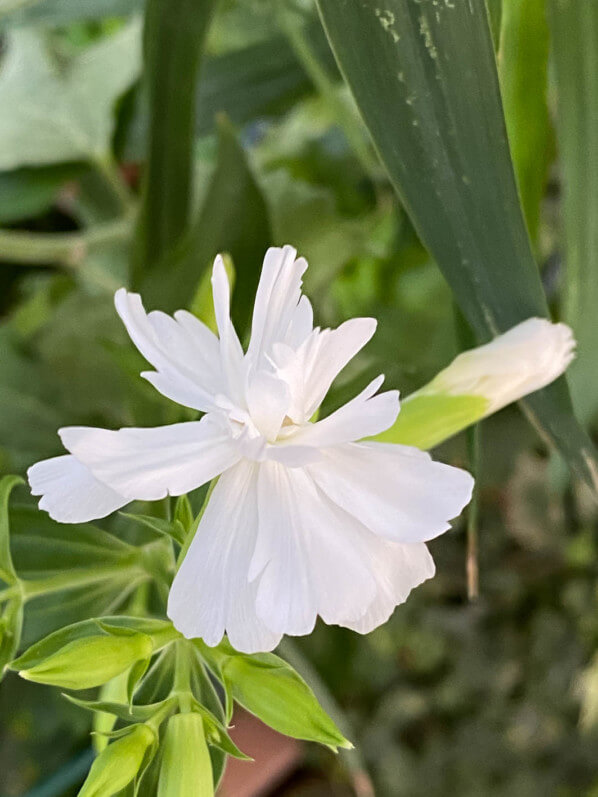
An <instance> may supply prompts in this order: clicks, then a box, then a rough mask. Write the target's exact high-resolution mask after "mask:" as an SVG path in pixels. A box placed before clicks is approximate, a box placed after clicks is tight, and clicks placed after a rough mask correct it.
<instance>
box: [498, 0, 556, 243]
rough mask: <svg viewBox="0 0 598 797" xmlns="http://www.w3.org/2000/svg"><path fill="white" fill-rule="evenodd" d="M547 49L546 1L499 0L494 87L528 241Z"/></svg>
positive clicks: (537, 178)
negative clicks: (498, 93) (497, 80)
mask: <svg viewBox="0 0 598 797" xmlns="http://www.w3.org/2000/svg"><path fill="white" fill-rule="evenodd" d="M548 50H549V47H548V22H547V19H546V0H526V1H525V2H523V3H522V2H521V0H503V3H502V23H501V33H500V51H499V61H498V63H499V76H500V87H501V93H502V100H503V105H504V111H505V118H506V121H507V130H508V133H509V145H510V148H511V156H512V158H513V166H514V167H515V175H516V177H517V183H518V186H519V194H520V196H521V203H522V205H523V210H524V212H525V218H526V221H527V228H528V230H529V233H530V235H531V237H532V239H533V240H535V239H536V235H537V232H538V221H539V218H540V202H541V201H542V197H543V195H544V187H545V183H546V177H547V172H548V158H549V152H550V142H551V135H550V126H549V120H548V105H547V102H546V92H547V82H548Z"/></svg>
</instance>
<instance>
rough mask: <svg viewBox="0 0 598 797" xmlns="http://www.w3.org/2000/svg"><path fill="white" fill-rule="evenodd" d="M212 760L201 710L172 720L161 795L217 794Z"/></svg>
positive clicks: (199, 796)
mask: <svg viewBox="0 0 598 797" xmlns="http://www.w3.org/2000/svg"><path fill="white" fill-rule="evenodd" d="M213 794H214V782H213V777H212V762H211V760H210V754H209V752H208V745H207V743H206V737H205V732H204V724H203V720H202V718H201V715H200V714H191V713H190V714H175V715H174V716H173V717H171V718H170V719H169V720H168V726H167V728H166V735H165V737H164V745H163V748H162V766H161V768H160V780H159V782H158V797H213Z"/></svg>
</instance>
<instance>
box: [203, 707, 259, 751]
mask: <svg viewBox="0 0 598 797" xmlns="http://www.w3.org/2000/svg"><path fill="white" fill-rule="evenodd" d="M191 704H192V706H193V710H194V711H195V712H196V713H197V714H201V716H202V717H203V721H204V728H205V732H206V739H207V740H208V742H209V743H210V744H211V745H213V746H214V747H217V748H218V749H219V750H222V752H223V753H227V754H228V755H232V756H233V758H239V759H241V761H253V758H251V756H248V755H246V754H245V753H244V752H243V751H242V750H239V748H238V747H237V745H236V744H235V743H234V742H233V740H232V739H231V737H230V735H229V733H228V731H227V730H226V728H225V727H224V725H223V724H222V723H221V722H220V720H219V719H218V718H217V717H215V716H214V715H213V714H212V712H211V711H208V709H207V708H206V707H205V706H202V705H201V703H199V701H197V700H196V699H195V698H191Z"/></svg>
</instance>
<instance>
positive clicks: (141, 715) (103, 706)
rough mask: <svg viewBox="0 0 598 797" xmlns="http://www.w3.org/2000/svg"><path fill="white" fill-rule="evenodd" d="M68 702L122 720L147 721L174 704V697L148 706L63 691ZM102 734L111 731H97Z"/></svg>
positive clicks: (104, 734) (107, 733)
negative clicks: (90, 697) (82, 696)
mask: <svg viewBox="0 0 598 797" xmlns="http://www.w3.org/2000/svg"><path fill="white" fill-rule="evenodd" d="M63 697H65V698H66V699H67V700H68V701H69V702H71V703H73V704H74V705H75V706H79V708H84V709H87V711H94V712H99V713H104V714H112V715H113V716H115V717H118V719H120V720H123V721H124V722H135V723H138V722H147V720H149V719H151V718H152V717H153V716H154V715H155V714H156V713H157V712H158V711H161V710H162V709H164V708H165V707H166V705H167V704H172V705H173V706H174V705H175V702H176V701H175V700H174V698H168V699H167V700H162V701H161V702H160V703H151V704H150V705H148V706H138V705H130V704H128V703H114V702H112V701H110V700H82V699H81V698H78V697H74V696H73V695H69V694H67V693H63ZM98 733H100V734H101V735H103V736H106V735H109V734H110V733H112V731H98Z"/></svg>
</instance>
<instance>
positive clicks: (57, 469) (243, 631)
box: [29, 246, 473, 652]
mask: <svg viewBox="0 0 598 797" xmlns="http://www.w3.org/2000/svg"><path fill="white" fill-rule="evenodd" d="M295 258H296V252H295V250H294V249H293V248H292V247H290V246H286V247H284V248H283V249H269V250H268V252H267V254H266V257H265V260H264V265H263V271H262V275H261V279H260V283H259V287H258V291H257V296H256V301H255V308H254V313H253V322H252V328H251V341H250V343H249V347H248V350H247V353H246V354H245V353H244V352H243V349H242V347H241V344H240V342H239V339H238V337H237V334H236V332H235V330H234V328H233V326H232V323H231V320H230V313H229V304H230V296H229V284H228V280H227V277H226V273H225V270H224V265H223V263H222V260H221V259H220V258H217V259H216V262H215V264H214V271H213V275H212V285H213V293H214V308H215V315H216V321H217V325H218V332H219V337H216V336H215V335H214V334H213V333H212V332H211V331H210V330H209V329H208V328H207V327H206V326H204V325H203V324H202V323H201V322H200V321H198V320H197V318H195V317H194V316H192V315H191V314H190V313H188V312H186V311H184V310H181V311H179V312H177V313H175V315H174V318H171V317H170V316H167V315H165V314H164V313H161V312H151V313H149V314H146V313H145V310H144V309H143V305H142V303H141V299H140V297H139V296H138V295H136V294H131V293H127V292H126V291H125V290H124V289H121V290H119V291H118V292H117V294H116V299H115V301H116V308H117V310H118V312H119V314H120V316H121V318H122V320H123V321H124V323H125V326H126V327H127V330H128V332H129V334H130V336H131V338H132V340H133V342H134V343H135V345H136V346H137V348H138V349H139V351H140V352H141V353H142V354H143V356H144V357H145V358H146V359H147V360H148V361H149V362H150V363H151V364H152V365H153V366H154V368H155V369H156V370H155V371H150V372H147V373H144V374H143V376H144V377H145V378H146V379H148V380H149V381H150V382H151V383H152V384H153V385H154V387H155V388H156V389H157V390H158V391H159V392H160V393H162V394H163V395H165V396H167V397H168V398H170V399H172V400H173V401H176V402H178V403H179V404H182V405H184V406H185V407H191V408H193V409H196V410H199V411H201V412H203V413H205V414H204V416H203V417H202V418H201V420H199V421H193V422H190V423H180V424H174V425H171V426H164V427H161V428H157V429H120V430H119V431H106V430H104V429H91V428H85V427H69V428H66V429H61V430H60V436H61V438H62V442H63V443H64V445H65V447H66V449H67V450H68V451H69V452H70V455H67V456H62V457H57V458H55V459H50V460H46V461H44V462H39V463H37V464H36V465H34V466H33V467H32V468H30V470H29V481H30V484H31V489H32V491H33V493H34V494H35V495H42V496H43V497H42V499H41V501H40V507H41V508H43V509H45V510H47V511H48V512H49V513H50V515H51V516H52V517H53V518H55V519H56V520H59V521H63V522H68V523H76V522H83V521H88V520H91V519H93V518H99V517H103V516H105V515H107V514H109V513H110V512H112V511H114V510H115V509H118V508H120V507H122V506H124V505H125V504H127V503H128V502H129V501H132V500H133V499H140V500H144V501H155V500H157V499H160V498H164V497H165V496H167V495H180V494H182V493H186V492H188V491H190V490H193V489H194V488H196V487H199V486H200V485H202V484H205V483H206V482H208V481H210V480H211V479H214V478H215V477H217V476H220V479H219V480H218V482H217V484H216V486H215V489H214V491H213V492H212V495H211V497H210V499H209V503H208V506H207V508H206V510H205V512H204V515H203V517H202V520H201V523H200V525H199V528H198V530H197V533H196V535H195V538H194V540H193V542H192V544H191V546H190V548H189V551H188V553H187V555H186V557H185V560H184V562H183V564H182V566H181V567H180V569H179V571H178V573H177V575H176V577H175V580H174V583H173V585H172V590H171V593H170V599H169V604H168V614H169V616H170V617H171V619H172V620H173V622H174V624H175V626H176V627H177V628H178V629H179V630H180V631H181V632H182V633H183V634H184V635H185V636H187V637H190V638H191V637H201V638H203V639H204V640H205V642H206V643H207V644H208V645H216V644H217V643H218V642H219V641H220V640H221V639H222V636H223V634H224V633H225V632H227V633H228V637H229V640H230V642H231V644H232V645H233V646H234V647H236V648H237V649H238V650H241V651H244V652H255V651H264V650H271V649H272V648H274V647H275V646H276V645H277V644H278V642H279V641H280V639H281V637H282V635H283V634H295V635H298V634H307V633H309V632H310V631H311V630H312V629H313V627H314V623H315V621H316V617H317V616H318V615H319V616H320V617H322V619H323V620H324V621H325V622H327V623H335V624H338V625H342V626H346V627H348V628H352V629H355V630H356V631H359V632H361V633H366V632H368V631H371V630H372V629H373V628H375V627H376V626H378V625H380V624H381V623H383V622H384V621H385V620H387V618H388V617H389V616H390V614H391V613H392V611H393V609H394V607H395V606H396V605H397V604H399V603H402V602H403V601H404V600H405V599H406V598H407V595H408V594H409V592H410V590H411V589H412V588H413V587H416V586H417V585H418V584H420V583H421V582H422V581H425V580H426V579H428V578H430V577H431V576H432V575H433V574H434V563H433V561H432V558H431V556H430V554H429V552H428V549H427V547H426V545H425V542H426V541H427V540H430V539H432V538H433V537H436V536H437V535H439V534H441V533H442V532H444V531H446V530H447V529H448V528H449V522H448V521H449V520H450V519H451V518H453V517H455V516H456V515H458V514H459V512H460V511H461V509H462V508H463V506H464V505H465V504H466V503H467V502H468V501H469V499H470V497H471V491H472V486H473V479H472V478H471V476H470V475H469V474H468V473H466V472H465V471H462V470H459V469H457V468H452V467H449V466H447V465H443V464H439V463H436V462H433V461H432V459H431V458H430V457H429V456H428V454H425V453H423V452H421V451H418V450H417V449H414V448H409V447H405V446H398V445H388V444H383V443H375V442H361V443H358V442H355V441H357V440H360V439H362V438H365V437H371V436H373V435H376V434H378V433H379V432H382V431H383V430H385V429H387V428H388V427H389V426H390V425H391V424H392V423H393V422H394V421H395V419H396V417H397V413H398V411H399V398H398V393H397V392H396V391H389V392H387V393H381V394H377V390H378V389H379V388H380V386H381V384H382V381H383V377H379V378H378V379H375V380H374V381H373V382H372V383H371V384H370V385H369V386H368V387H367V388H366V389H365V390H364V391H363V392H362V393H360V394H359V395H358V396H357V397H356V398H354V399H353V400H352V401H350V402H349V403H348V404H346V405H345V406H343V407H341V408H340V409H339V410H337V411H336V412H333V413H332V414H331V415H329V416H328V417H327V418H324V419H323V420H319V421H317V422H316V423H312V422H311V421H310V418H312V417H313V415H314V413H315V411H316V410H317V409H318V407H319V406H320V404H321V402H322V400H323V399H324V397H325V395H326V393H327V392H328V389H329V387H330V385H331V384H332V382H333V380H334V379H335V377H336V376H337V374H338V373H339V372H340V371H341V370H342V369H343V368H344V367H345V365H346V364H347V363H348V362H349V361H350V360H351V359H352V358H353V357H354V356H355V354H357V352H358V351H359V350H360V349H361V348H362V347H363V346H364V345H365V344H366V343H367V342H368V341H369V339H370V338H371V337H372V335H373V334H374V331H375V328H376V323H375V321H374V320H372V319H368V318H357V319H353V320H352V321H347V322H346V323H344V324H342V325H341V326H340V327H339V328H338V329H335V330H330V329H324V330H321V329H319V328H315V329H314V328H313V315H312V308H311V305H310V303H309V301H308V299H307V298H306V297H305V296H302V295H301V277H302V274H303V272H304V271H305V269H306V268H307V263H306V262H305V260H303V259H301V258H300V259H295Z"/></svg>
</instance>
